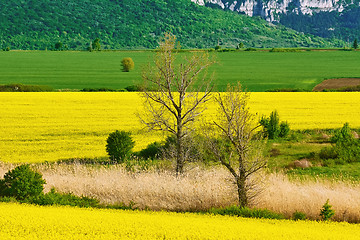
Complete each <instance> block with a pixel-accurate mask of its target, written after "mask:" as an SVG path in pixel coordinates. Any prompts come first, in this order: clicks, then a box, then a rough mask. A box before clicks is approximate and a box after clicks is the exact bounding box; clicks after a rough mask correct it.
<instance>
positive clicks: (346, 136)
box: [330, 123, 355, 145]
mask: <svg viewBox="0 0 360 240" xmlns="http://www.w3.org/2000/svg"><path fill="white" fill-rule="evenodd" d="M354 140H355V138H354V136H353V135H352V134H351V129H350V125H349V123H345V124H344V126H343V127H342V128H341V129H339V130H337V131H335V134H334V136H333V137H331V139H330V141H331V142H332V143H336V144H339V145H348V144H351V143H352V142H353V141H354Z"/></svg>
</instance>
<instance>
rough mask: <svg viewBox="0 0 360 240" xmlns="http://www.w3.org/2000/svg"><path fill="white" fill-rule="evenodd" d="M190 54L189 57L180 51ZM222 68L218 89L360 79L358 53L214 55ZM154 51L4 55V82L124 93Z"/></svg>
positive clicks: (0, 62)
mask: <svg viewBox="0 0 360 240" xmlns="http://www.w3.org/2000/svg"><path fill="white" fill-rule="evenodd" d="M181 54H187V53H181ZM211 55H215V59H216V60H217V62H218V64H216V65H215V66H213V67H212V69H211V70H214V71H215V82H214V83H215V85H216V87H217V90H223V89H224V88H225V86H226V85H227V84H228V83H235V82H237V81H240V82H241V83H242V84H243V85H244V86H246V87H247V89H248V90H249V91H265V90H269V89H275V88H304V89H309V90H311V89H312V88H313V87H314V86H315V85H316V84H318V83H320V82H321V81H322V80H324V79H328V78H338V77H360V68H359V63H360V52H354V51H307V52H283V53H282V52H280V53H271V52H259V51H257V52H225V53H211ZM152 56H153V53H152V52H151V51H121V52H112V51H109V52H105V51H103V52H52V51H10V52H0V70H1V74H0V84H7V83H23V84H36V85H37V84H39V85H49V86H52V87H53V88H56V89H83V88H100V87H107V88H114V89H121V88H124V87H126V86H129V85H133V84H136V83H139V82H141V71H142V69H143V66H144V64H146V63H147V62H150V61H151V60H152ZM124 57H131V58H133V60H134V62H135V65H136V66H135V69H134V71H132V72H130V73H123V72H121V67H120V61H121V59H122V58H124Z"/></svg>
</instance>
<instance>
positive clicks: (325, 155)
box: [319, 147, 338, 160]
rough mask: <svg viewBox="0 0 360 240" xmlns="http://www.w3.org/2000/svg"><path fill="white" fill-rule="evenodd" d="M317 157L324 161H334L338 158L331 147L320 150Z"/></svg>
mask: <svg viewBox="0 0 360 240" xmlns="http://www.w3.org/2000/svg"><path fill="white" fill-rule="evenodd" d="M319 157H320V159H324V160H327V159H335V158H337V157H338V153H337V152H336V151H335V148H333V147H325V148H322V149H321V150H320V153H319Z"/></svg>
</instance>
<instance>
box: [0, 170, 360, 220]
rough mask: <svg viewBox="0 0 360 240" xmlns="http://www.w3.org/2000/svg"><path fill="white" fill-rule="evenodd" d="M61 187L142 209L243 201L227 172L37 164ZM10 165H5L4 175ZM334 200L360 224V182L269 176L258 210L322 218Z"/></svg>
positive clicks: (340, 215)
mask: <svg viewBox="0 0 360 240" xmlns="http://www.w3.org/2000/svg"><path fill="white" fill-rule="evenodd" d="M36 166H37V168H38V170H39V171H40V172H42V174H43V176H44V178H45V179H46V181H47V184H46V188H45V190H46V191H49V190H50V188H52V187H55V188H56V189H57V190H58V191H60V192H72V193H74V194H76V195H79V196H81V195H85V196H90V197H94V198H97V199H99V200H100V201H101V202H103V203H112V204H115V203H120V202H122V203H125V204H129V203H130V202H131V201H132V202H135V203H136V206H137V207H139V208H140V209H144V208H149V209H153V210H171V211H195V210H206V209H209V208H212V207H224V206H228V205H233V204H236V203H237V196H236V189H235V186H234V185H233V184H232V183H231V181H230V180H231V177H230V175H229V173H228V172H227V171H226V170H225V169H223V168H211V169H206V168H200V167H196V168H193V169H190V170H188V171H187V172H186V174H185V175H184V176H182V177H176V176H175V174H174V173H173V172H168V171H155V170H152V171H151V170H149V171H139V172H128V171H126V170H125V168H124V167H122V166H119V165H118V166H116V165H115V166H106V167H104V166H102V167H99V166H97V167H94V166H91V167H90V166H84V165H80V164H71V165H56V164H51V165H36ZM12 167H13V166H10V165H0V174H2V175H3V174H4V173H5V172H6V171H7V170H8V169H10V168H12ZM327 199H329V201H330V204H331V205H332V206H333V209H334V210H335V213H336V214H335V217H334V219H335V220H338V221H349V222H360V184H354V183H346V182H334V181H329V180H318V181H295V180H291V181H290V180H289V179H288V178H287V177H286V176H285V175H282V174H269V175H266V177H265V187H264V190H263V191H262V193H261V194H260V195H259V196H258V199H257V200H258V201H257V203H256V205H255V207H258V208H267V209H269V210H272V211H275V212H278V213H282V214H284V215H286V216H288V217H290V216H291V215H292V214H293V213H294V212H295V211H301V212H304V213H306V215H307V217H309V218H310V219H319V213H320V208H321V207H322V205H323V204H324V203H325V202H326V200H327Z"/></svg>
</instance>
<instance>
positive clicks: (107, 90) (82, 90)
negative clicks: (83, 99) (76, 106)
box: [80, 87, 124, 92]
mask: <svg viewBox="0 0 360 240" xmlns="http://www.w3.org/2000/svg"><path fill="white" fill-rule="evenodd" d="M123 91H124V89H123V90H121V89H120V90H115V89H112V88H105V87H103V88H83V89H81V90H80V92H123Z"/></svg>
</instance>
